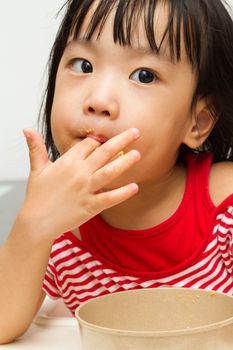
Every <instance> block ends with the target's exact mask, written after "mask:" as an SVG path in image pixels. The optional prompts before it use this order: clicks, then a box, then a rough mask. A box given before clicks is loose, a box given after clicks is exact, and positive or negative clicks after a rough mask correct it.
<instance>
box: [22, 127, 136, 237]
mask: <svg viewBox="0 0 233 350" xmlns="http://www.w3.org/2000/svg"><path fill="white" fill-rule="evenodd" d="M24 135H25V137H26V140H27V144H28V147H29V156H30V166H31V171H30V176H29V180H28V185H27V191H26V198H25V201H24V205H23V211H24V213H26V215H27V218H28V220H30V222H33V224H35V225H38V232H39V233H41V232H42V233H43V232H45V233H46V234H49V235H52V236H53V237H54V238H55V237H56V236H57V235H59V234H61V233H63V232H66V231H68V230H72V229H75V228H77V227H79V226H80V225H81V224H83V223H84V222H86V221H88V220H89V219H90V218H92V217H93V216H95V215H97V214H98V213H100V212H102V211H103V210H105V209H107V208H110V207H112V206H115V205H117V204H119V203H121V202H123V201H125V200H127V199H129V198H130V197H132V196H133V195H134V194H135V193H137V191H138V186H137V185H136V184H135V183H131V184H128V185H126V186H123V187H120V188H116V189H113V190H109V191H104V187H105V186H106V185H108V184H109V183H111V182H112V181H113V180H114V179H116V178H117V177H119V176H120V175H122V174H123V173H124V172H125V171H127V169H129V168H130V167H131V166H132V165H134V164H135V163H136V162H137V161H139V160H140V153H139V152H138V151H136V150H131V151H129V152H128V153H125V154H124V155H121V156H120V157H116V155H117V154H118V153H119V152H120V151H122V150H123V149H124V148H125V147H126V146H128V145H129V144H131V143H132V142H133V141H135V140H136V139H137V138H138V137H139V132H138V130H137V129H133V128H132V129H129V130H127V131H125V132H123V133H121V134H120V135H117V136H115V137H113V138H112V139H110V140H108V141H107V142H106V143H104V144H102V145H101V144H100V143H99V142H98V141H96V140H94V139H92V138H90V137H87V138H86V139H84V140H83V141H81V142H79V143H77V144H76V145H75V146H73V147H72V148H71V149H69V150H68V151H67V152H66V153H65V154H64V155H62V156H61V157H60V158H59V159H57V160H56V161H55V162H54V163H53V162H51V161H50V160H49V159H48V153H47V150H46V147H45V144H44V140H43V139H42V137H41V136H40V135H39V134H38V133H37V132H36V131H35V130H32V129H25V130H24Z"/></svg>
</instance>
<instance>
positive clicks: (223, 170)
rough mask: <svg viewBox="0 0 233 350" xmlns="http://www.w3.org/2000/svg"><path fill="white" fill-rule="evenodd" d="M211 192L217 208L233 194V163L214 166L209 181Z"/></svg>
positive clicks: (220, 163)
mask: <svg viewBox="0 0 233 350" xmlns="http://www.w3.org/2000/svg"><path fill="white" fill-rule="evenodd" d="M209 192H210V197H211V199H212V201H213V203H214V204H215V205H216V206H218V205H219V204H221V203H222V202H223V201H224V199H226V198H227V197H228V196H230V195H231V194H233V162H227V161H225V162H219V163H214V164H212V166H211V170H210V179H209Z"/></svg>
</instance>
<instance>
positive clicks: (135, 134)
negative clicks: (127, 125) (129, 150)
mask: <svg viewBox="0 0 233 350" xmlns="http://www.w3.org/2000/svg"><path fill="white" fill-rule="evenodd" d="M131 130H132V132H133V134H134V136H135V137H136V138H138V137H139V136H140V131H139V130H138V129H137V128H131Z"/></svg>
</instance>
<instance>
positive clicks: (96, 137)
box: [87, 133, 108, 144]
mask: <svg viewBox="0 0 233 350" xmlns="http://www.w3.org/2000/svg"><path fill="white" fill-rule="evenodd" d="M87 137H91V138H92V139H94V140H96V141H98V142H99V143H101V144H103V143H105V142H107V141H108V138H107V137H106V136H104V135H102V134H95V133H88V134H87Z"/></svg>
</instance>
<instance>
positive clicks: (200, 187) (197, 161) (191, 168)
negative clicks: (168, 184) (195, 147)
mask: <svg viewBox="0 0 233 350" xmlns="http://www.w3.org/2000/svg"><path fill="white" fill-rule="evenodd" d="M212 162H213V155H212V154H211V153H207V152H206V153H200V154H188V156H187V167H188V177H187V181H189V186H191V191H192V193H193V195H194V196H195V198H196V201H197V204H198V203H200V204H201V203H202V205H205V207H206V208H207V209H208V210H209V211H212V210H214V209H215V208H216V207H215V205H214V203H213V201H212V199H211V197H210V193H209V177H210V169H211V165H212ZM194 191H195V193H194Z"/></svg>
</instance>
